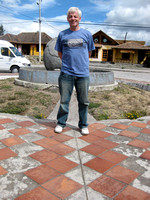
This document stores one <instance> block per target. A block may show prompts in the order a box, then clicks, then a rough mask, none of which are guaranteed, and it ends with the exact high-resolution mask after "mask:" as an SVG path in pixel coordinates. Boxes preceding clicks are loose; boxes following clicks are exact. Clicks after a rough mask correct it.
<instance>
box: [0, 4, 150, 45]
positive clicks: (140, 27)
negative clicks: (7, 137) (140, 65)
mask: <svg viewBox="0 0 150 200" xmlns="http://www.w3.org/2000/svg"><path fill="white" fill-rule="evenodd" d="M37 2H39V0H26V1H22V0H0V19H1V22H0V24H3V26H4V29H5V31H6V32H5V33H12V34H18V33H21V32H36V31H38V30H39V24H38V19H39V6H38V5H37ZM72 6H75V7H79V8H80V9H81V10H82V24H81V27H82V28H86V29H87V30H89V31H90V32H91V33H92V34H94V33H95V32H97V31H99V30H102V31H104V32H105V33H106V34H108V35H109V36H110V37H112V38H113V39H124V37H125V34H126V32H127V39H128V40H142V41H143V40H144V41H146V44H150V23H149V21H150V20H149V19H150V0H134V1H132V0H72V1H71V0H42V1H41V19H42V31H43V32H45V33H47V34H48V35H49V36H51V37H57V35H58V33H59V32H60V31H61V30H64V29H66V28H68V23H65V22H67V21H66V13H67V10H68V8H69V7H72ZM54 21H55V22H54ZM56 21H59V22H61V23H58V22H56ZM63 22H64V23H63ZM135 26H136V27H135Z"/></svg>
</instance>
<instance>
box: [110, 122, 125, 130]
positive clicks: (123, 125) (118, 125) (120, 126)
mask: <svg viewBox="0 0 150 200" xmlns="http://www.w3.org/2000/svg"><path fill="white" fill-rule="evenodd" d="M111 127H113V128H118V129H123V130H124V129H127V128H128V127H129V126H128V125H125V124H119V123H115V124H113V125H112V126H111Z"/></svg>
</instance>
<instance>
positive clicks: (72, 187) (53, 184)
mask: <svg viewBox="0 0 150 200" xmlns="http://www.w3.org/2000/svg"><path fill="white" fill-rule="evenodd" d="M42 186H43V187H44V188H45V189H47V190H48V191H50V192H51V193H53V194H55V195H56V196H58V197H59V198H61V199H65V198H66V197H68V196H69V195H71V194H72V193H74V192H76V191H77V190H79V189H80V188H82V186H81V185H80V184H79V183H77V182H75V181H73V180H71V179H69V178H67V177H65V176H64V175H61V176H58V177H56V178H54V179H52V180H50V181H48V182H47V183H45V184H43V185H42Z"/></svg>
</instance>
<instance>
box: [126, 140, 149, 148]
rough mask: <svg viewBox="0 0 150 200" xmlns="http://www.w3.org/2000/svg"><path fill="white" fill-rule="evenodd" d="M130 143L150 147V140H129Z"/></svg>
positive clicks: (135, 145)
mask: <svg viewBox="0 0 150 200" xmlns="http://www.w3.org/2000/svg"><path fill="white" fill-rule="evenodd" d="M128 145H131V146H134V147H139V148H143V149H146V148H148V147H150V142H145V141H142V140H138V139H135V140H132V141H131V142H129V143H128Z"/></svg>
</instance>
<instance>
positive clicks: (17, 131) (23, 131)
mask: <svg viewBox="0 0 150 200" xmlns="http://www.w3.org/2000/svg"><path fill="white" fill-rule="evenodd" d="M9 132H10V133H12V134H14V135H17V136H19V135H24V134H28V133H31V131H29V130H27V129H26V128H16V129H11V130H9Z"/></svg>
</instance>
